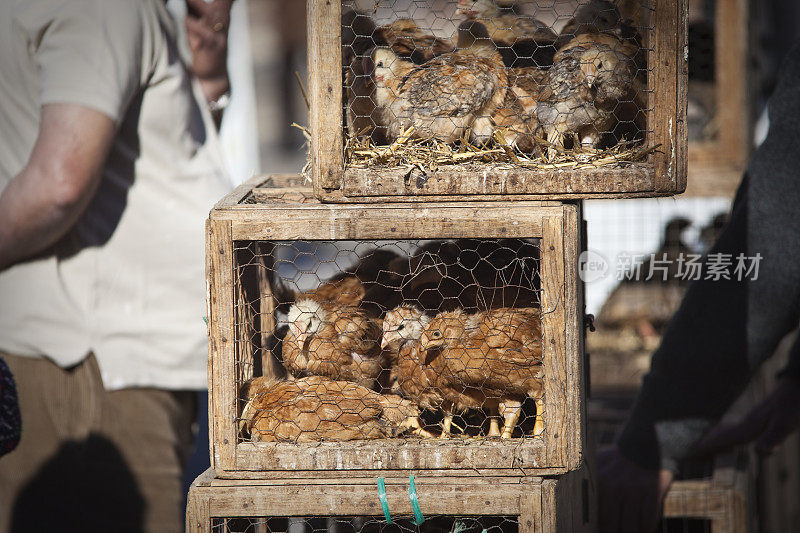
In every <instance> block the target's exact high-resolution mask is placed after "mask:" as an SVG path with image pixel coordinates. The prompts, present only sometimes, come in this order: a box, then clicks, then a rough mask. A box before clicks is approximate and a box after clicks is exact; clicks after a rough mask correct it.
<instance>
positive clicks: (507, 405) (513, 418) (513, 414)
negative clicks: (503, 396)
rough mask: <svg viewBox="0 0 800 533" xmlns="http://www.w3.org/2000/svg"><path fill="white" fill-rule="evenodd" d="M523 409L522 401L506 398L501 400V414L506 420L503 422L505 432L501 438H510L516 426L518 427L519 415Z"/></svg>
mask: <svg viewBox="0 0 800 533" xmlns="http://www.w3.org/2000/svg"><path fill="white" fill-rule="evenodd" d="M521 411H522V402H518V401H516V400H506V401H504V402H500V415H501V416H502V417H503V419H504V420H505V423H504V424H503V434H502V435H501V438H503V439H510V438H511V435H512V434H513V433H514V428H515V427H517V422H518V421H519V415H520V412H521Z"/></svg>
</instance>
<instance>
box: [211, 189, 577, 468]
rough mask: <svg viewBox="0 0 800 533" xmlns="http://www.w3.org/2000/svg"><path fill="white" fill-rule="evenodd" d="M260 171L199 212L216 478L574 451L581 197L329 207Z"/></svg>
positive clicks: (466, 464) (567, 455)
mask: <svg viewBox="0 0 800 533" xmlns="http://www.w3.org/2000/svg"><path fill="white" fill-rule="evenodd" d="M269 179H270V180H272V184H273V185H274V184H275V180H281V179H283V178H278V177H273V178H269ZM266 181H268V179H267V178H257V179H254V180H251V181H250V182H248V183H247V184H245V185H243V186H242V187H240V188H239V189H237V191H235V192H234V193H232V194H231V195H230V196H228V197H227V198H225V199H224V200H223V201H221V202H220V203H219V204H218V205H217V207H216V208H215V209H214V210H213V211H212V214H211V217H210V219H209V227H208V231H209V233H208V261H209V264H208V273H209V280H210V285H209V294H210V309H209V326H210V332H211V346H210V352H211V353H210V361H211V371H210V381H211V383H210V385H211V403H210V408H211V412H212V420H213V422H214V427H213V428H212V436H213V439H212V440H213V443H212V446H213V449H212V464H213V465H214V466H215V468H216V471H217V475H219V476H223V477H231V476H233V477H235V476H240V477H269V476H274V475H277V474H276V473H280V472H281V471H283V472H286V471H287V470H291V471H293V472H294V474H293V475H302V472H303V471H305V473H306V475H307V476H308V477H314V476H323V477H324V476H325V475H326V472H330V471H334V470H338V471H341V470H352V471H363V470H367V471H374V470H379V471H394V470H432V471H442V472H451V473H454V472H455V473H461V474H463V475H476V474H477V475H490V476H491V475H499V474H500V473H501V472H502V471H513V472H516V473H522V472H537V473H542V474H544V473H560V472H566V471H569V470H572V469H574V468H576V467H577V466H578V465H579V464H580V461H581V456H582V453H583V444H582V443H583V439H584V436H583V411H584V410H583V401H584V398H583V392H582V391H583V387H582V382H583V366H582V364H583V362H582V357H581V353H582V327H583V321H582V316H581V313H580V308H581V302H582V296H581V291H580V285H579V283H578V279H577V256H578V247H579V246H580V244H579V243H580V234H579V224H578V217H579V210H578V209H577V206H575V205H565V204H543V203H541V202H519V203H515V204H513V205H511V206H509V205H499V204H493V203H485V204H432V205H431V206H430V207H431V208H430V209H419V208H417V207H415V206H413V205H409V204H400V205H398V204H377V205H361V206H356V205H347V206H344V205H343V206H332V205H325V204H320V203H319V202H318V201H317V200H315V199H313V197H312V196H311V195H310V191H309V190H305V191H303V190H296V189H295V190H287V189H285V188H268V187H264V185H265V183H264V182H266ZM467 236H468V237H467ZM401 304H402V305H401ZM287 374H288V375H289V376H291V377H292V378H296V379H295V380H290V381H287V380H286V377H287ZM548 406H550V407H548ZM501 425H502V426H503V429H502V431H501V430H500V426H501ZM447 437H452V438H447Z"/></svg>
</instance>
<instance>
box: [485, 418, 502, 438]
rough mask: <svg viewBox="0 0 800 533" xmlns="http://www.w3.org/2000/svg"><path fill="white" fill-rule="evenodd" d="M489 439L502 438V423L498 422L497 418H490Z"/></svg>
mask: <svg viewBox="0 0 800 533" xmlns="http://www.w3.org/2000/svg"><path fill="white" fill-rule="evenodd" d="M488 436H489V437H499V436H500V422H499V421H498V420H497V417H496V416H491V417H490V418H489V434H488Z"/></svg>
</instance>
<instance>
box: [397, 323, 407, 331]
mask: <svg viewBox="0 0 800 533" xmlns="http://www.w3.org/2000/svg"><path fill="white" fill-rule="evenodd" d="M404 327H406V325H405V324H400V325H399V326H397V331H401V330H402V329H403V328H404Z"/></svg>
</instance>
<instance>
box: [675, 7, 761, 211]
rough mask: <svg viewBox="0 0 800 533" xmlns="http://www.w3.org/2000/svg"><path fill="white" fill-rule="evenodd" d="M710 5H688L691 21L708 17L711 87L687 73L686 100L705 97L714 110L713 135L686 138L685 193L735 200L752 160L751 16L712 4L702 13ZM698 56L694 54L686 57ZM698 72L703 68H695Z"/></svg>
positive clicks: (746, 11) (742, 9)
mask: <svg viewBox="0 0 800 533" xmlns="http://www.w3.org/2000/svg"><path fill="white" fill-rule="evenodd" d="M708 5H709V3H704V2H702V1H700V0H691V1H690V6H691V9H690V18H692V17H693V16H694V15H691V14H692V13H695V9H696V10H697V14H696V16H697V18H698V19H701V18H702V17H703V16H707V15H709V16H710V20H709V21H708V22H709V23H711V25H712V27H713V42H714V53H713V64H710V65H709V66H708V68H709V69H713V81H711V82H708V81H706V82H703V81H701V80H697V81H695V80H694V79H693V77H692V74H691V73H690V77H689V85H688V87H689V89H688V91H689V92H688V94H689V97H690V98H694V97H698V98H702V96H703V95H702V92H703V91H706V92H709V93H710V94H709V95H708V96H709V97H710V99H711V102H709V105H710V106H713V114H712V115H711V117H710V118H711V121H712V126H713V127H712V128H711V129H712V130H713V135H711V136H710V138H707V139H704V138H698V139H697V140H694V139H693V136H692V135H690V136H689V187H688V189H687V191H686V193H687V194H691V195H697V196H727V197H731V198H732V197H733V195H734V193H735V191H736V187H737V186H738V185H739V182H740V181H741V179H742V173H743V172H744V169H745V166H746V165H747V161H748V158H749V155H750V151H751V146H752V140H751V134H752V125H753V117H752V110H751V106H750V98H751V96H750V94H749V93H750V84H751V80H750V77H749V73H748V61H749V55H748V54H749V49H750V48H749V47H750V39H751V36H750V32H749V28H750V26H751V25H752V16H751V13H750V12H749V3H748V2H746V1H745V0H716V1H715V2H711V3H710V5H713V13H705V12H703V7H707V6H708ZM694 53H699V52H698V51H696V50H693V49H692V45H691V43H690V46H689V54H690V57H691V56H692V54H694ZM697 68H698V69H700V70H702V66H699V67H697Z"/></svg>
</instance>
